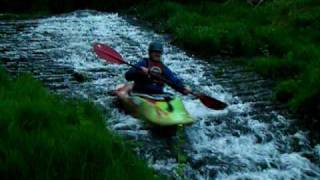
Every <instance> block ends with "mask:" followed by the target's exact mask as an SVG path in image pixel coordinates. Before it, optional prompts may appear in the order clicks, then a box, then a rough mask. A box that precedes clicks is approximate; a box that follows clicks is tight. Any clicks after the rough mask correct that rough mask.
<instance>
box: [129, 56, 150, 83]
mask: <svg viewBox="0 0 320 180" xmlns="http://www.w3.org/2000/svg"><path fill="white" fill-rule="evenodd" d="M135 66H138V67H145V66H146V63H145V61H144V60H142V61H139V62H138V63H137V64H135ZM140 76H141V74H140V72H139V70H138V69H136V68H134V67H131V68H130V69H129V70H128V71H127V72H126V73H125V78H126V80H127V81H134V80H136V79H138V78H139V77H140Z"/></svg>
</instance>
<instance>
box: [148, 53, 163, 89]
mask: <svg viewBox="0 0 320 180" xmlns="http://www.w3.org/2000/svg"><path fill="white" fill-rule="evenodd" d="M146 61H147V68H148V70H149V72H150V73H152V74H155V75H159V76H163V74H164V65H163V64H162V62H158V61H152V60H150V59H146ZM154 82H156V83H158V84H159V85H163V84H164V83H163V82H162V81H157V80H154Z"/></svg>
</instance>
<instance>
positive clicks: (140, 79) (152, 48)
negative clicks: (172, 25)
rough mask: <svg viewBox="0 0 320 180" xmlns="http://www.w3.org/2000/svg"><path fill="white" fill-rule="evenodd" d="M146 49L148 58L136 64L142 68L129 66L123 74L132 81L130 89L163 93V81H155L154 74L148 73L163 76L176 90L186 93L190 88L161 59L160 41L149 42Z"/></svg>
mask: <svg viewBox="0 0 320 180" xmlns="http://www.w3.org/2000/svg"><path fill="white" fill-rule="evenodd" d="M148 51H149V58H144V59H142V60H141V61H139V62H138V63H137V64H136V66H139V67H141V69H142V70H137V69H135V68H131V69H130V70H129V71H127V72H126V74H125V78H126V80H128V81H134V85H133V88H132V91H133V92H137V93H146V94H162V93H164V91H163V88H164V83H163V82H161V81H157V80H156V78H154V76H150V74H154V75H158V76H161V77H164V78H165V79H167V80H169V81H170V82H172V83H173V84H175V85H176V86H177V90H178V91H180V92H182V93H183V94H188V93H189V92H190V91H191V88H190V87H188V86H184V84H183V82H182V80H181V79H179V78H178V77H177V75H176V74H175V73H173V72H172V71H171V70H170V69H169V68H168V67H167V66H166V65H164V64H163V62H162V60H161V55H162V53H163V45H162V43H161V42H159V41H154V42H151V43H150V45H149V49H148Z"/></svg>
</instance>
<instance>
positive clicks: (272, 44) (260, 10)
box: [130, 0, 320, 113]
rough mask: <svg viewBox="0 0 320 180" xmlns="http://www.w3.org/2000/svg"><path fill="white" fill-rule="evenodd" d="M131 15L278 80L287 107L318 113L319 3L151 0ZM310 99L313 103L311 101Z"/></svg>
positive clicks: (178, 40) (189, 46) (207, 53)
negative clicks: (244, 61) (255, 3)
mask: <svg viewBox="0 0 320 180" xmlns="http://www.w3.org/2000/svg"><path fill="white" fill-rule="evenodd" d="M130 13H133V14H138V15H140V17H141V18H143V19H145V20H147V21H151V22H153V23H154V25H155V27H157V29H158V30H159V31H160V32H163V31H165V32H168V33H171V34H173V35H174V39H173V40H174V43H176V44H178V45H179V46H181V47H183V48H185V49H188V50H190V51H192V52H196V53H197V54H200V55H204V56H211V55H216V54H227V55H231V56H233V57H240V58H242V59H247V60H246V64H247V65H248V66H249V67H250V68H252V69H254V70H256V71H257V72H259V73H261V74H262V75H264V76H266V77H271V78H275V79H276V80H277V81H278V82H279V83H278V85H277V87H276V88H275V89H276V92H277V97H279V99H280V100H285V101H286V102H288V104H289V106H290V107H291V109H292V110H295V111H298V110H302V111H308V112H311V113H312V112H317V111H318V110H317V106H318V105H319V101H318V100H317V98H316V97H319V96H320V86H319V82H320V33H319V30H320V21H319V19H320V1H318V0H292V1H288V0H277V1H272V0H266V1H265V2H264V3H262V4H260V5H259V6H252V5H250V4H249V3H247V2H246V1H242V0H219V1H218V0H212V1H194V0H189V1H187V3H184V4H181V3H179V2H178V1H165V2H163V1H157V0H155V1H151V2H149V3H144V4H140V5H138V6H136V7H134V8H131V10H130ZM311 102H312V103H311Z"/></svg>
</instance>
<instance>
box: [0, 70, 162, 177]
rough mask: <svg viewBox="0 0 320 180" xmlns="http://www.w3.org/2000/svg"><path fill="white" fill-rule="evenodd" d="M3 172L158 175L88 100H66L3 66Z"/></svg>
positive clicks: (0, 78) (0, 105)
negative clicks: (11, 77) (13, 75)
mask: <svg viewBox="0 0 320 180" xmlns="http://www.w3.org/2000/svg"><path fill="white" fill-rule="evenodd" d="M0 175H1V177H2V178H4V179H148V180H149V179H159V178H158V177H156V176H155V175H154V173H153V172H152V170H150V169H149V168H147V166H146V165H145V163H144V162H142V161H141V160H139V159H138V158H137V157H135V156H134V154H133V153H132V152H131V149H130V147H128V146H127V145H126V144H125V143H124V142H123V141H122V140H121V139H120V138H119V137H117V136H115V135H113V134H111V133H110V132H109V131H108V130H107V129H106V127H105V122H104V118H103V115H102V113H101V112H100V111H99V110H97V108H96V107H95V106H94V105H93V104H92V103H90V102H83V101H80V100H70V99H63V98H61V97H59V96H57V95H53V94H51V93H49V92H48V91H47V90H46V89H45V88H43V87H42V85H41V84H40V83H39V82H38V81H36V80H34V79H33V78H31V76H26V75H24V76H21V77H18V78H17V79H16V80H9V78H8V77H7V75H6V73H4V71H3V70H0Z"/></svg>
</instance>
